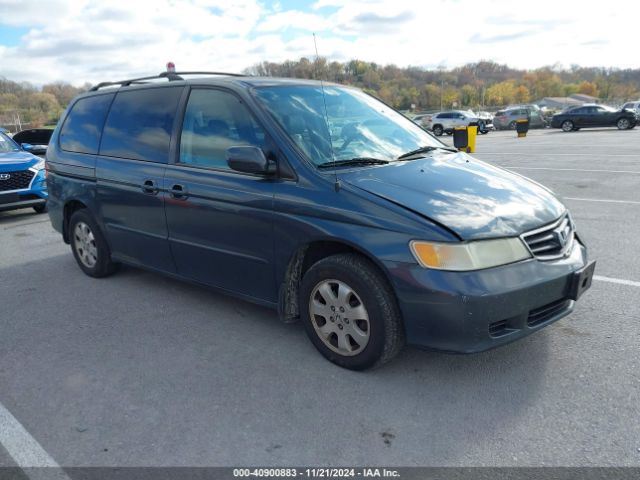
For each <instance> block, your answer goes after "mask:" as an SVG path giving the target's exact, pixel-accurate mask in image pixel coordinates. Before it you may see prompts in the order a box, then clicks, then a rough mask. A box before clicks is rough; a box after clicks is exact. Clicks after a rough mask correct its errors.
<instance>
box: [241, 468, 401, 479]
mask: <svg viewBox="0 0 640 480" xmlns="http://www.w3.org/2000/svg"><path fill="white" fill-rule="evenodd" d="M233 476H234V478H241V477H263V478H295V477H303V478H358V477H361V478H399V477H400V473H399V472H398V471H397V470H393V469H387V468H357V469H356V468H304V469H297V468H251V469H250V468H235V469H234V470H233Z"/></svg>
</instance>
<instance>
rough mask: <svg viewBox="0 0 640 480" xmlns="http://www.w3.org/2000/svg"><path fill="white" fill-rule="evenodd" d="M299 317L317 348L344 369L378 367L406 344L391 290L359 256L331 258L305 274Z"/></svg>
mask: <svg viewBox="0 0 640 480" xmlns="http://www.w3.org/2000/svg"><path fill="white" fill-rule="evenodd" d="M300 314H301V318H302V321H303V323H304V326H305V330H306V332H307V335H308V336H309V339H310V340H311V342H312V343H313V345H314V346H315V347H316V348H317V349H318V351H319V352H320V353H321V354H322V355H324V357H325V358H327V359H328V360H329V361H330V362H333V363H335V364H336V365H339V366H341V367H343V368H348V369H350V370H365V369H368V368H373V367H378V366H380V365H382V364H384V363H386V362H388V361H389V360H391V359H392V358H393V357H395V356H396V355H397V354H398V353H399V352H400V350H401V349H402V347H403V345H404V328H403V325H402V319H401V317H400V310H399V308H398V305H397V302H396V298H395V295H394V294H393V291H392V290H391V287H390V286H389V285H388V283H387V281H386V279H385V278H384V277H383V275H382V274H381V273H380V271H379V270H378V269H377V268H376V267H375V266H374V265H373V264H372V263H371V262H369V261H368V260H367V259H365V258H363V257H361V256H359V255H356V254H339V255H332V256H330V257H326V258H324V259H322V260H320V261H318V262H317V263H315V264H314V265H313V266H312V267H311V268H310V269H309V270H308V271H307V272H306V273H305V274H304V277H303V278H302V284H301V288H300Z"/></svg>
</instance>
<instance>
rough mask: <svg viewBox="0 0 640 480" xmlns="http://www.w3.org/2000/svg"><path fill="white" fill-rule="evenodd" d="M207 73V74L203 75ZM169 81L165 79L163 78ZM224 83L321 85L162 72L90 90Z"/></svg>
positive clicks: (233, 75) (236, 75) (297, 80)
mask: <svg viewBox="0 0 640 480" xmlns="http://www.w3.org/2000/svg"><path fill="white" fill-rule="evenodd" d="M182 75H190V76H191V75H198V76H194V77H191V78H188V77H187V78H183V77H182ZM203 75H206V76H203ZM165 79H166V80H167V81H163V80H165ZM224 83H236V84H245V85H250V86H261V87H266V86H275V85H313V86H316V85H318V86H319V85H320V84H321V82H320V81H318V80H307V79H300V78H277V77H254V76H250V75H246V76H245V75H240V74H236V73H224V72H176V73H167V72H162V73H160V74H159V75H154V76H149V77H140V78H132V79H128V80H118V81H106V82H101V83H99V84H97V85H95V86H94V87H92V88H91V90H90V92H96V91H99V90H101V89H104V88H112V87H118V88H121V87H137V86H156V85H157V86H167V85H171V86H175V85H185V84H198V85H203V84H204V85H207V84H212V85H220V84H224ZM322 84H323V85H332V86H334V85H337V84H335V83H332V82H322Z"/></svg>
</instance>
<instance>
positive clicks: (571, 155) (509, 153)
mask: <svg viewBox="0 0 640 480" xmlns="http://www.w3.org/2000/svg"><path fill="white" fill-rule="evenodd" d="M472 155H523V156H525V157H534V156H538V157H541V156H544V157H548V156H554V157H599V158H602V157H604V156H606V157H607V158H609V157H635V158H640V154H637V153H606V154H605V153H552V152H546V153H545V152H533V153H532V152H526V151H524V152H474V153H473V154H472Z"/></svg>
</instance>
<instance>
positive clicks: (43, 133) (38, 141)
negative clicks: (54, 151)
mask: <svg viewBox="0 0 640 480" xmlns="http://www.w3.org/2000/svg"><path fill="white" fill-rule="evenodd" d="M52 134H53V130H51V129H49V128H32V129H29V130H22V131H20V132H18V133H16V134H15V135H14V136H13V140H14V141H16V142H18V143H30V144H31V145H48V144H49V140H50V139H51V135H52Z"/></svg>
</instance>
